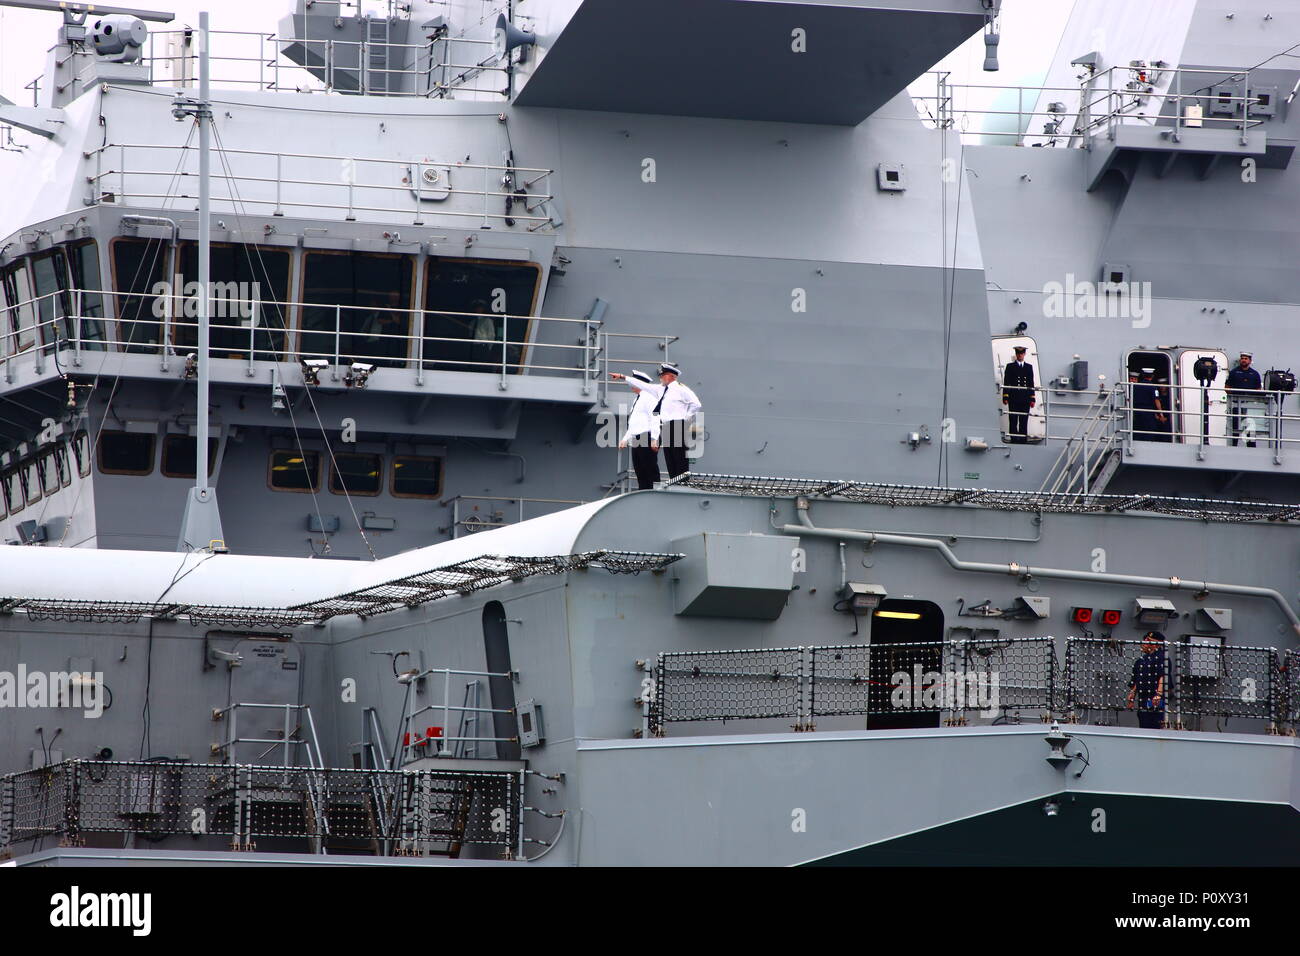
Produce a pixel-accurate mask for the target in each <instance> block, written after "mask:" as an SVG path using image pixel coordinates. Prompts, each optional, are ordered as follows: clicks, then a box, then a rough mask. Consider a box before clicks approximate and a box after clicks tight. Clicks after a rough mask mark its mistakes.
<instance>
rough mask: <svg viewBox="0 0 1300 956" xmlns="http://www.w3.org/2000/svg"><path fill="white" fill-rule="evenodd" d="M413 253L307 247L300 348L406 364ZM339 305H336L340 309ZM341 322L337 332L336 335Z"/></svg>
mask: <svg viewBox="0 0 1300 956" xmlns="http://www.w3.org/2000/svg"><path fill="white" fill-rule="evenodd" d="M413 274H414V273H413V271H412V266H411V258H410V256H399V255H388V254H386V253H360V252H308V253H307V254H306V255H305V256H304V259H303V294H302V300H303V302H305V303H321V304H320V305H305V306H304V307H303V316H302V329H303V331H302V337H301V341H300V346H299V351H300V352H301V353H302V354H303V355H306V356H319V357H321V358H329V359H331V360H333V359H334V358H335V355H336V350H337V357H338V359H339V361H340V362H344V363H346V362H347V361H348V360H351V359H358V360H360V361H362V362H369V363H372V364H376V365H395V366H400V365H403V364H404V362H405V360H406V356H407V353H408V351H409V346H410V342H409V339H408V336H409V335H410V331H411V313H410V311H409V310H410V308H411V277H412V275H413ZM336 307H338V308H336ZM336 325H337V328H338V335H337V337H336V336H335V327H336Z"/></svg>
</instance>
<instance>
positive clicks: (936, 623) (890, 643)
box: [867, 599, 943, 730]
mask: <svg viewBox="0 0 1300 956" xmlns="http://www.w3.org/2000/svg"><path fill="white" fill-rule="evenodd" d="M942 641H943V611H942V610H941V609H940V607H939V605H937V604H935V603H934V602H932V601H914V600H893V599H890V600H884V601H881V602H880V607H879V608H877V609H876V610H875V611H874V612H873V613H872V615H871V656H870V658H869V662H870V672H869V677H868V679H869V680H870V682H871V683H870V686H871V694H870V699H869V708H870V710H871V713H870V714H869V715H868V717H867V729H868V730H882V729H895V730H896V729H900V728H906V727H938V726H939V717H940V712H939V709H938V708H934V709H931V710H919V709H917V708H919V706H920V696H919V695H920V690H921V688H920V687H919V686H915V685H908V686H907V689H910V690H912V691H913V692H914V693H913V694H910V695H909V694H903V695H902V696H903V698H905V699H903V700H901V701H900V700H899V699H898V695H897V694H896V693H895V691H896V690H898V688H899V685H900V682H899V681H898V680H897V679H896V678H897V675H898V674H900V673H901V674H906V675H908V678H909V680H911V678H912V677H913V676H914V675H915V674H916V673H917V670H916V668H918V667H919V668H920V673H921V674H928V673H932V672H936V671H939V670H940V669H941V668H942V666H943V645H942ZM918 645H919V646H918Z"/></svg>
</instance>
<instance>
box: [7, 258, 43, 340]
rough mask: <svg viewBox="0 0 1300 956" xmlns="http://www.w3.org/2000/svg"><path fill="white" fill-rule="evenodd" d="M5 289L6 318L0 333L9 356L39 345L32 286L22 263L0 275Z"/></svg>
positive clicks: (21, 260)
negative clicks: (2, 334) (36, 344)
mask: <svg viewBox="0 0 1300 956" xmlns="http://www.w3.org/2000/svg"><path fill="white" fill-rule="evenodd" d="M0 284H3V287H4V297H5V303H6V308H5V317H4V323H3V327H2V328H0V332H3V333H4V337H5V341H4V348H3V349H0V352H3V353H5V354H8V355H13V354H14V353H16V352H21V351H22V350H23V349H29V348H31V347H32V345H33V344H35V342H36V334H35V331H34V329H35V327H36V308H35V306H33V305H32V301H31V300H32V284H31V279H30V278H29V276H28V275H27V263H26V261H25V260H23V259H19V260H18V261H17V262H15V263H14V264H13V265H11V266H9V267H8V268H6V269H5V270H4V271H3V272H2V273H0Z"/></svg>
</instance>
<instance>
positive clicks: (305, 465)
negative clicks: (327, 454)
mask: <svg viewBox="0 0 1300 956" xmlns="http://www.w3.org/2000/svg"><path fill="white" fill-rule="evenodd" d="M267 480H268V483H269V484H270V485H271V487H272V488H274V489H275V490H276V491H316V490H317V489H319V488H320V452H318V451H303V452H300V451H296V450H294V451H273V452H271V466H270V477H269V478H268V479H267Z"/></svg>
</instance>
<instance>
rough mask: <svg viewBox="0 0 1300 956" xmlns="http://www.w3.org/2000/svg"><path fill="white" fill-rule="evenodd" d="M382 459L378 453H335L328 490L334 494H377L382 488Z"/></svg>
mask: <svg viewBox="0 0 1300 956" xmlns="http://www.w3.org/2000/svg"><path fill="white" fill-rule="evenodd" d="M383 487H384V483H383V459H382V458H380V457H379V456H378V455H356V454H351V453H342V454H336V455H335V456H334V464H333V466H331V468H330V491H332V492H333V493H334V494H336V495H377V494H379V492H380V491H381V490H382V489H383Z"/></svg>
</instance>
